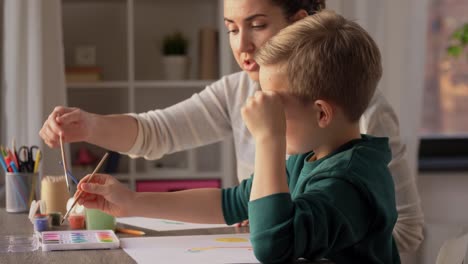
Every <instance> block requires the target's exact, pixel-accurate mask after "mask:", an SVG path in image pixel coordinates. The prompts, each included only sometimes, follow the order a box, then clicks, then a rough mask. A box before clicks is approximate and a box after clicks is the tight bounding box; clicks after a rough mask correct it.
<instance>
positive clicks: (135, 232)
mask: <svg viewBox="0 0 468 264" xmlns="http://www.w3.org/2000/svg"><path fill="white" fill-rule="evenodd" d="M116 231H117V232H120V233H125V234H129V235H136V236H144V235H145V234H146V233H145V232H143V231H139V230H134V229H127V228H120V227H118V228H116Z"/></svg>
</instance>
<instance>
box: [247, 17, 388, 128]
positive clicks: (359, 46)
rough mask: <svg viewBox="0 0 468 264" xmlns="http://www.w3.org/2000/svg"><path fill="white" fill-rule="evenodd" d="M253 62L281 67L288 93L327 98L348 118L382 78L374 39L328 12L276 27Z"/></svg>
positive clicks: (354, 115)
mask: <svg viewBox="0 0 468 264" xmlns="http://www.w3.org/2000/svg"><path fill="white" fill-rule="evenodd" d="M255 60H256V61H257V62H258V63H259V65H260V66H261V65H272V64H283V65H285V66H286V67H285V68H287V74H288V82H289V90H290V93H291V94H293V95H296V96H298V97H300V98H304V99H307V100H312V101H315V100H319V99H322V100H327V101H331V102H333V103H335V104H337V105H338V106H339V107H341V108H342V110H343V111H344V113H345V114H346V116H347V117H348V119H349V120H350V121H353V122H355V121H358V120H359V118H360V117H361V115H362V113H363V112H364V111H365V110H366V108H367V106H368V104H369V102H370V100H371V98H372V96H373V94H374V91H375V89H376V87H377V84H378V82H379V80H380V78H381V76H382V64H381V58H380V52H379V49H378V47H377V45H376V43H375V42H374V40H373V39H372V38H371V37H370V36H369V34H368V33H367V32H366V31H365V30H364V29H363V28H362V27H361V26H359V25H358V24H357V23H355V22H352V21H349V20H347V19H345V18H344V17H342V16H340V15H338V14H336V13H335V12H332V11H328V10H324V11H321V12H319V13H317V14H315V15H312V16H308V17H306V18H304V19H301V20H299V21H297V22H296V23H294V24H292V25H291V26H288V27H286V28H284V29H283V30H281V31H280V32H279V33H278V34H277V35H276V36H274V37H273V38H271V39H270V40H269V41H268V42H267V43H266V44H265V45H263V46H262V47H261V48H260V49H259V50H258V51H257V53H256V54H255Z"/></svg>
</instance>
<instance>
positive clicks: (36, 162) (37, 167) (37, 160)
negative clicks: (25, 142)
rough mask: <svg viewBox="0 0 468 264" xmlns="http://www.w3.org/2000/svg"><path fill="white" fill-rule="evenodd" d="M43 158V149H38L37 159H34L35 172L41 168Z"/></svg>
mask: <svg viewBox="0 0 468 264" xmlns="http://www.w3.org/2000/svg"><path fill="white" fill-rule="evenodd" d="M41 158H42V154H41V150H40V149H39V150H37V152H36V161H34V171H33V172H34V173H37V170H38V169H39V162H40V161H41Z"/></svg>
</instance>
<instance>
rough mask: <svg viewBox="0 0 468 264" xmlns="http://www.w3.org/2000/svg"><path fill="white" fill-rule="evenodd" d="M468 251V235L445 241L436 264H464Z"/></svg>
mask: <svg viewBox="0 0 468 264" xmlns="http://www.w3.org/2000/svg"><path fill="white" fill-rule="evenodd" d="M467 249H468V233H466V234H464V235H462V236H460V237H458V238H455V239H450V240H447V241H445V243H444V244H443V245H442V247H441V248H440V251H439V255H438V256H437V262H436V264H448V263H450V264H462V263H463V261H464V260H465V255H466V251H467Z"/></svg>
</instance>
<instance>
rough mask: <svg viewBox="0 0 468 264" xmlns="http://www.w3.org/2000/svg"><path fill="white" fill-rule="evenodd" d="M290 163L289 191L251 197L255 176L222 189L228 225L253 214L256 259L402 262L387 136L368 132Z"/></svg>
mask: <svg viewBox="0 0 468 264" xmlns="http://www.w3.org/2000/svg"><path fill="white" fill-rule="evenodd" d="M312 155H313V153H306V154H301V155H294V156H291V157H289V159H288V160H287V162H286V171H287V177H288V184H289V190H290V193H279V194H274V195H270V196H267V197H264V198H260V199H257V200H254V201H252V202H249V197H250V190H251V186H252V179H248V180H245V181H243V182H242V183H241V184H240V185H239V186H237V187H234V188H230V189H224V190H223V191H222V207H223V213H224V218H225V220H226V223H227V224H233V223H237V222H240V221H241V220H245V219H249V220H250V232H251V235H250V238H251V242H252V245H253V249H254V253H255V256H256V257H257V259H258V260H259V261H261V262H264V263H287V262H289V261H291V260H294V259H298V258H306V259H309V260H316V259H321V258H327V259H329V260H332V261H334V262H335V263H400V258H399V255H398V250H397V248H396V245H395V243H394V240H393V237H392V230H393V227H394V225H395V222H396V219H397V212H396V207H395V193H394V186H393V180H392V177H391V175H390V172H389V170H388V167H387V164H388V162H389V161H390V159H391V153H390V149H389V146H388V139H387V138H376V137H371V136H367V135H362V138H361V139H357V140H353V141H350V142H348V143H347V144H345V145H343V146H341V147H340V148H339V149H338V150H336V151H335V152H334V153H331V154H330V155H328V156H326V157H324V158H322V159H319V160H317V161H313V162H308V161H307V160H309V159H310V157H312Z"/></svg>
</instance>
